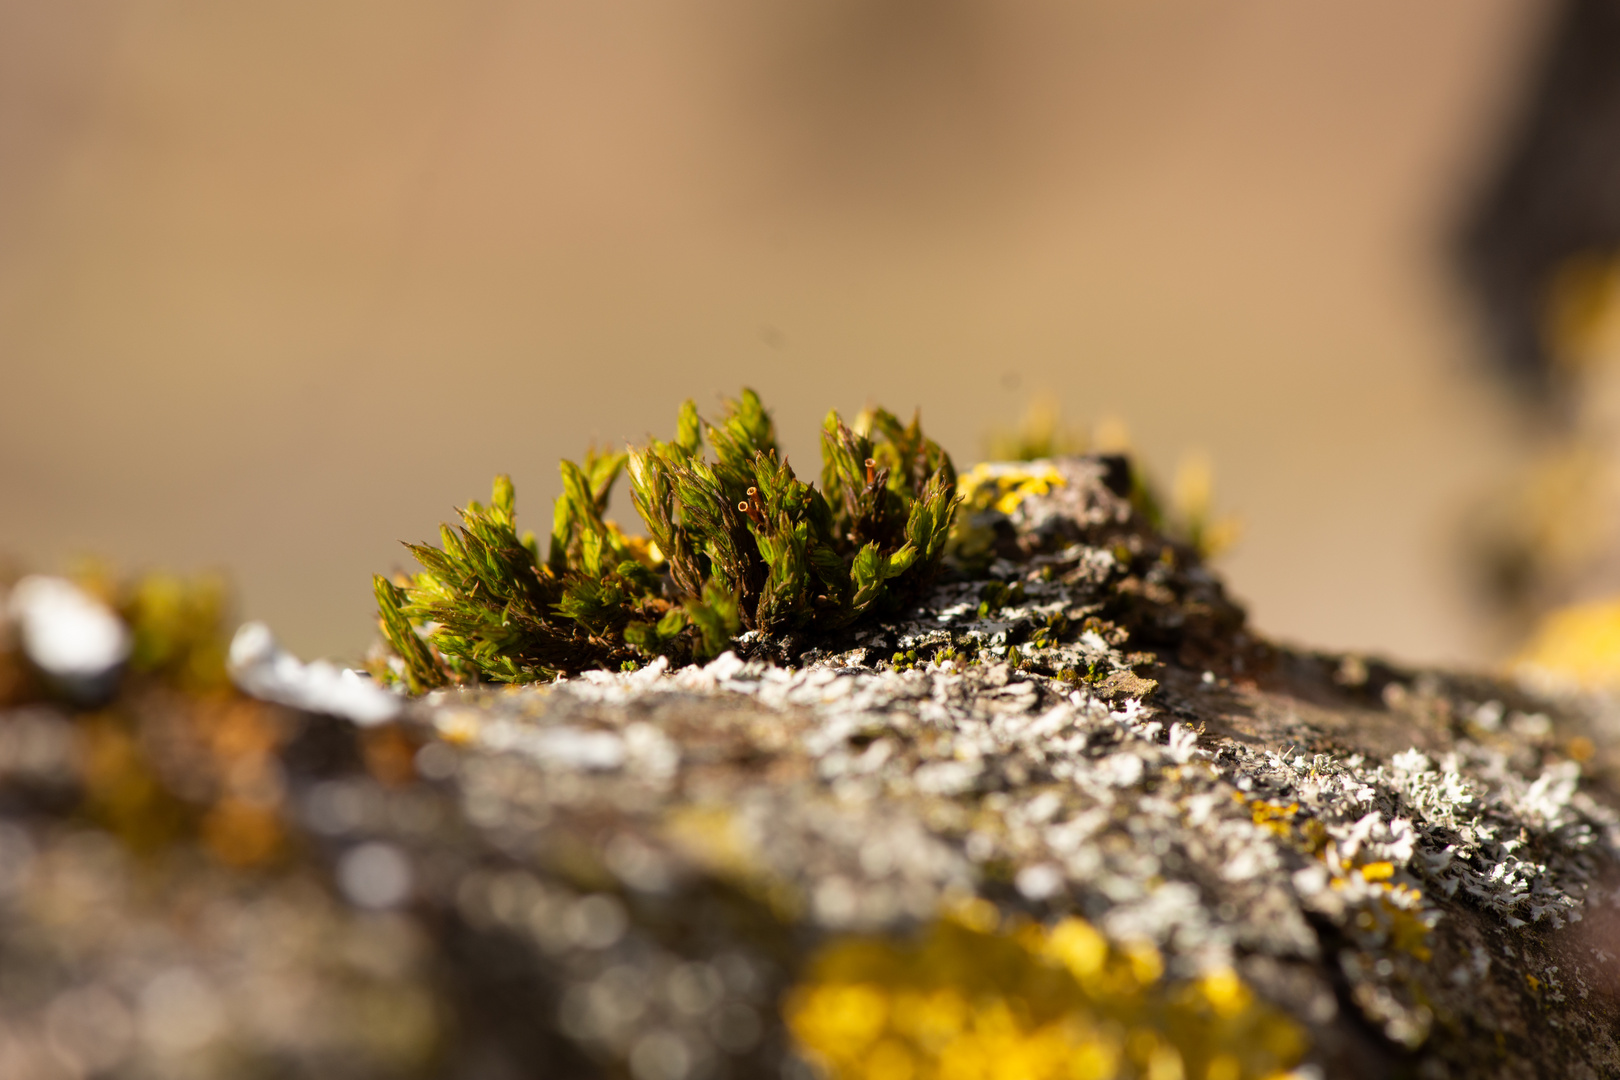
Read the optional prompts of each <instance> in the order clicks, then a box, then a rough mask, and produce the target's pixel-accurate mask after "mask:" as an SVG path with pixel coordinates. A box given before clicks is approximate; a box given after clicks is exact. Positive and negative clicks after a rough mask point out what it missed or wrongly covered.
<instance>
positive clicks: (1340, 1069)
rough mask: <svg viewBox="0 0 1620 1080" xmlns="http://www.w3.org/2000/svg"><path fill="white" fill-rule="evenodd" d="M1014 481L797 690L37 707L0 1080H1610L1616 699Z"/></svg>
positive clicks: (1102, 477)
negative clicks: (394, 712) (909, 588)
mask: <svg viewBox="0 0 1620 1080" xmlns="http://www.w3.org/2000/svg"><path fill="white" fill-rule="evenodd" d="M991 472H992V474H993V475H991V477H990V479H989V480H988V481H986V482H991V483H995V484H999V485H1000V488H1001V489H1002V490H1003V491H1005V492H1006V493H1007V495H1008V496H1009V497H1007V498H1004V499H999V500H997V501H996V503H995V505H996V506H998V507H999V509H992V510H989V511H986V512H985V513H984V514H982V515H980V516H979V517H978V518H977V519H976V520H975V522H973V524H974V526H975V530H976V533H977V536H978V542H979V543H980V548H981V550H984V551H985V561H986V562H987V563H988V566H989V570H988V573H987V574H986V575H985V576H983V577H978V578H971V579H963V580H952V581H945V582H943V583H941V584H939V585H938V586H937V587H936V588H935V589H934V591H933V593H932V594H931V595H930V596H928V597H927V598H926V600H925V602H924V603H923V604H922V605H921V606H920V607H919V608H918V609H916V610H915V611H912V612H909V613H907V614H906V616H905V617H904V618H902V619H899V620H897V621H895V622H894V623H892V624H890V625H885V626H881V627H876V628H868V629H867V630H865V631H862V632H860V633H858V634H857V635H855V636H852V637H851V638H849V639H848V640H845V641H838V642H823V643H820V647H819V648H818V649H817V650H815V651H812V652H810V653H807V654H802V655H799V656H798V657H796V658H793V659H794V666H791V667H790V666H781V665H779V664H777V663H774V662H772V660H771V659H768V658H771V657H775V658H776V659H777V660H781V659H783V656H782V651H783V646H782V645H781V643H775V642H767V641H748V640H744V641H742V642H740V643H739V648H738V652H737V653H735V654H733V653H728V654H727V655H725V656H722V657H721V658H720V659H719V660H716V661H714V662H713V663H711V664H709V665H708V666H707V667H702V668H688V669H685V670H681V671H676V672H669V671H666V670H664V669H663V667H662V666H661V665H654V666H652V667H649V668H646V669H643V670H641V671H636V672H629V673H606V672H598V673H591V674H588V675H586V676H584V677H582V678H578V679H573V680H568V681H564V682H559V683H557V684H554V685H551V686H544V687H532V688H514V689H490V688H481V689H467V690H458V691H445V692H438V693H435V694H432V695H430V696H428V697H427V698H424V699H421V700H418V701H414V702H408V703H404V708H403V712H402V715H401V717H400V718H399V719H398V720H397V721H396V722H393V723H388V724H382V725H379V726H372V727H367V728H361V727H357V726H356V725H354V724H351V723H350V722H348V721H345V720H341V719H336V718H333V717H327V716H320V715H317V714H314V713H309V712H304V711H300V710H294V709H288V708H283V707H278V706H272V705H267V704H263V703H260V702H258V701H255V700H252V699H248V698H232V697H228V696H217V697H202V698H199V697H197V696H195V695H190V696H186V695H180V694H176V693H174V692H172V691H169V690H166V689H164V688H162V687H158V686H143V685H133V686H129V687H126V689H125V691H124V693H123V694H122V696H121V697H120V698H119V699H118V700H117V701H116V702H115V703H114V704H113V705H112V706H109V707H107V708H103V709H101V710H98V711H94V712H86V711H84V710H82V709H80V710H70V709H69V708H67V707H65V706H62V705H55V704H50V703H48V702H35V703H32V704H28V705H21V706H14V707H12V708H10V709H9V710H7V711H6V712H4V713H3V714H0V912H3V914H0V1075H5V1076H16V1077H27V1076H86V1075H91V1074H96V1075H117V1076H132V1077H133V1076H165V1077H170V1076H221V1075H231V1076H250V1075H276V1076H281V1075H311V1076H313V1075H344V1076H417V1075H446V1076H465V1077H492V1078H493V1077H508V1076H512V1077H517V1076H559V1077H561V1076H594V1075H609V1076H616V1075H627V1076H632V1077H635V1078H636V1080H698V1078H702V1077H727V1076H729V1077H754V1076H772V1075H790V1076H800V1075H813V1074H814V1071H815V1070H817V1069H821V1070H824V1071H830V1072H835V1073H840V1074H850V1075H854V1074H857V1066H855V1065H852V1064H851V1063H855V1062H859V1063H864V1064H861V1065H860V1066H859V1070H864V1071H860V1072H859V1073H858V1074H860V1075H884V1076H896V1077H899V1076H930V1075H941V1076H981V1075H982V1076H994V1075H1006V1076H1013V1075H1030V1076H1036V1075H1052V1076H1079V1075H1095V1076H1105V1075H1142V1076H1152V1077H1171V1076H1190V1077H1203V1076H1209V1077H1212V1078H1225V1077H1237V1076H1245V1075H1265V1074H1266V1073H1268V1072H1275V1071H1278V1070H1282V1069H1287V1068H1296V1069H1297V1070H1298V1072H1299V1074H1300V1075H1303V1076H1310V1075H1316V1076H1367V1075H1400V1074H1403V1073H1404V1074H1409V1075H1414V1076H1435V1077H1444V1076H1455V1077H1465V1076H1480V1075H1496V1076H1525V1077H1531V1076H1549V1077H1551V1076H1559V1077H1566V1076H1607V1075H1617V1074H1620V1047H1617V1046H1616V1043H1615V1038H1614V1035H1613V1032H1614V1031H1615V1030H1616V1023H1617V1022H1620V1009H1617V1007H1616V1000H1615V993H1614V991H1615V988H1616V987H1617V985H1620V982H1617V980H1620V966H1617V960H1616V957H1615V956H1614V955H1612V954H1614V953H1620V944H1616V943H1615V936H1616V932H1617V931H1616V923H1615V917H1614V913H1615V906H1616V901H1617V899H1620V874H1617V873H1616V871H1617V868H1620V862H1617V851H1620V815H1617V814H1616V812H1615V810H1614V809H1613V806H1614V805H1615V799H1614V787H1613V786H1612V779H1611V776H1610V773H1609V772H1608V771H1607V770H1608V769H1609V768H1610V767H1611V763H1612V760H1613V759H1612V757H1611V754H1612V747H1613V744H1614V742H1615V739H1616V735H1615V731H1616V728H1615V726H1614V722H1613V719H1612V713H1610V712H1609V711H1607V705H1606V704H1605V703H1604V702H1599V701H1587V702H1568V701H1566V702H1563V703H1562V704H1561V705H1558V706H1556V707H1555V706H1554V705H1553V704H1551V703H1549V702H1546V701H1541V700H1535V699H1532V698H1530V697H1528V696H1526V695H1525V694H1524V693H1523V692H1521V691H1519V690H1517V689H1515V688H1513V687H1510V686H1505V685H1501V684H1498V683H1495V682H1491V681H1488V680H1485V679H1482V678H1465V677H1452V676H1446V675H1442V674H1436V673H1417V672H1407V671H1400V670H1397V669H1395V668H1392V667H1389V666H1387V665H1384V664H1380V663H1375V662H1369V661H1365V660H1363V659H1361V658H1356V657H1324V656H1318V655H1312V654H1306V653H1300V652H1294V651H1289V650H1284V649H1280V648H1278V647H1275V646H1272V645H1268V644H1267V643H1265V642H1263V641H1260V640H1258V639H1256V638H1254V637H1253V636H1252V635H1250V634H1249V633H1248V632H1247V631H1246V630H1245V629H1244V626H1243V621H1242V616H1241V613H1240V612H1239V611H1238V610H1237V609H1236V608H1235V607H1234V606H1233V605H1232V604H1230V603H1229V602H1228V601H1227V600H1226V599H1225V598H1224V597H1223V595H1222V593H1221V590H1220V588H1219V585H1218V583H1217V582H1216V581H1215V580H1214V578H1213V577H1212V576H1211V575H1210V574H1209V573H1208V572H1207V571H1206V570H1204V569H1203V568H1201V567H1200V566H1199V565H1198V564H1197V562H1196V559H1195V558H1194V557H1193V556H1192V554H1191V552H1189V551H1188V550H1186V549H1185V548H1183V547H1180V546H1177V545H1174V544H1171V543H1169V542H1167V541H1165V540H1164V539H1163V538H1161V537H1159V536H1157V535H1155V534H1153V533H1151V532H1150V531H1149V530H1147V529H1146V528H1145V527H1144V526H1143V525H1142V523H1141V522H1140V520H1139V519H1138V518H1137V517H1136V516H1135V515H1134V514H1133V513H1132V511H1131V509H1130V506H1129V504H1128V502H1127V501H1126V500H1125V499H1124V498H1122V497H1121V496H1120V495H1119V494H1117V493H1116V490H1115V488H1117V487H1122V486H1123V485H1121V484H1119V483H1118V470H1117V467H1114V466H1112V464H1111V463H1110V462H1107V461H1102V460H1089V459H1075V460H1065V461H1060V462H1053V463H1036V464H1034V465H1025V466H1017V467H1006V468H1004V469H1001V470H1000V471H999V472H997V471H995V470H991ZM1111 474H1112V476H1111ZM1111 478H1112V479H1114V481H1115V485H1114V487H1110V486H1109V482H1108V481H1109V480H1110V479H1111ZM750 655H752V656H756V657H757V658H756V659H745V658H744V657H745V656H750ZM1099 934H1100V936H1098V935H1099ZM863 950H864V951H863ZM997 1025H1000V1026H999V1027H998V1026H997ZM1020 1055H1022V1056H1020ZM1042 1055H1045V1056H1044V1057H1043V1056H1042ZM998 1070H1000V1071H998Z"/></svg>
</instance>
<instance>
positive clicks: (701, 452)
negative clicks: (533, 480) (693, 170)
mask: <svg viewBox="0 0 1620 1080" xmlns="http://www.w3.org/2000/svg"><path fill="white" fill-rule="evenodd" d="M705 444H707V448H708V450H709V451H712V453H713V459H712V460H710V458H709V456H708V453H706V451H705ZM821 449H822V473H821V487H820V489H819V490H818V489H817V488H816V487H815V486H814V485H813V484H809V483H805V482H803V481H801V480H799V479H798V478H797V477H796V476H795V475H794V472H793V470H792V468H791V467H790V466H789V465H788V463H787V461H786V460H785V459H783V457H782V456H781V454H780V453H779V451H778V448H777V445H776V429H775V424H774V423H773V422H772V420H771V416H770V414H769V413H768V412H767V411H766V410H765V408H764V406H763V405H762V404H761V403H760V400H759V397H758V395H757V394H755V393H754V392H753V391H752V390H744V391H743V392H742V395H741V396H740V398H739V399H738V400H735V401H727V402H726V403H725V414H724V416H723V417H722V418H721V419H720V421H719V422H718V423H715V424H711V423H709V422H707V421H705V420H704V419H703V418H702V417H700V416H699V415H698V412H697V408H696V406H695V405H693V404H692V402H690V401H688V402H686V403H685V404H683V405H682V406H681V409H680V413H679V417H678V420H677V424H676V435H675V438H674V439H673V440H672V441H670V442H663V441H660V440H656V439H655V440H653V441H652V442H651V443H650V444H649V445H647V446H645V447H642V448H640V449H633V450H630V451H628V452H627V453H622V454H621V453H598V452H594V451H593V452H592V453H589V454H587V455H586V457H585V460H584V462H583V464H575V463H574V462H571V461H564V462H562V465H561V471H562V480H563V493H562V495H560V496H559V497H558V499H557V502H556V510H555V513H554V515H553V523H552V530H551V537H550V540H549V543H548V545H547V548H546V550H545V552H544V553H542V551H541V548H540V545H539V543H538V541H537V540H536V539H535V537H534V536H533V535H532V534H523V535H519V533H518V531H517V527H516V524H515V509H514V495H513V490H512V482H511V481H510V480H509V479H507V478H506V477H504V476H502V477H497V478H496V481H495V487H494V493H493V495H492V497H491V500H490V503H489V505H488V506H485V505H483V504H480V503H476V502H475V503H472V504H470V505H469V506H468V507H467V508H466V509H465V510H462V511H461V512H460V513H461V523H460V525H459V526H458V527H454V528H453V527H451V526H448V525H446V526H442V527H441V529H440V546H438V547H434V546H432V545H429V544H410V545H407V546H408V547H409V548H410V551H411V553H412V554H413V555H414V556H415V557H416V559H417V561H418V562H419V563H420V564H421V565H422V571H421V572H420V573H418V574H416V575H415V576H414V577H413V578H410V579H407V580H402V581H389V580H388V579H386V578H383V577H378V578H376V579H375V581H374V585H375V591H376V596H377V605H378V610H379V613H380V622H381V626H382V630H383V634H384V636H385V638H386V639H387V641H388V644H389V645H390V647H391V648H392V650H393V654H394V656H393V657H392V659H391V662H389V663H385V664H383V665H379V668H378V671H379V674H382V675H384V676H385V677H388V678H390V679H394V680H398V681H401V682H403V683H404V684H405V685H406V686H407V687H408V688H409V689H410V690H411V691H412V692H421V691H423V690H426V689H430V688H433V687H437V686H444V685H447V684H452V683H464V682H470V681H478V680H493V681H498V682H534V681H545V680H549V679H551V678H554V677H555V676H557V675H558V674H562V673H568V672H577V671H581V670H586V669H591V668H604V669H607V670H621V669H624V668H626V667H630V666H635V665H636V664H639V663H641V662H645V661H648V660H651V659H654V658H656V657H660V656H663V657H667V658H669V660H670V662H671V663H673V664H677V665H678V664H683V663H689V662H691V661H694V660H701V659H705V658H708V657H712V656H715V655H718V654H719V653H720V652H721V651H723V650H724V649H726V648H727V647H729V646H730V644H731V643H732V641H733V640H734V639H735V638H736V637H737V636H738V635H739V634H740V633H743V632H746V631H755V632H758V634H759V635H760V636H762V637H764V638H767V639H773V640H783V639H790V640H806V639H807V638H808V637H809V636H813V635H817V634H826V633H829V632H832V631H836V630H839V629H842V628H844V627H847V626H849V625H850V624H852V623H854V622H856V621H857V620H859V619H862V618H864V617H869V616H875V615H879V614H884V613H890V612H893V611H895V610H897V609H898V607H899V605H900V604H902V603H903V602H904V601H905V600H906V599H908V598H910V597H912V596H915V595H916V593H917V591H918V590H919V589H920V588H921V587H922V586H923V585H925V584H926V583H927V582H928V581H929V580H930V579H931V578H932V576H933V575H934V573H935V572H936V570H937V569H938V566H939V561H940V558H941V556H942V555H943V554H944V547H945V538H946V536H947V534H948V533H949V531H950V527H951V519H952V515H953V513H954V511H955V506H956V470H955V468H954V466H953V465H952V464H951V459H950V457H949V455H947V454H946V453H945V451H944V450H942V449H940V447H939V446H938V444H936V443H934V442H933V441H932V440H930V439H928V438H927V437H926V436H925V435H923V433H922V429H921V427H920V425H919V423H918V421H917V420H916V419H913V420H912V421H911V423H909V424H906V423H902V422H901V421H900V420H899V419H897V418H896V417H895V416H893V415H892V414H890V413H888V412H886V411H884V410H882V409H874V410H871V411H869V412H867V413H864V414H862V416H861V417H860V418H859V419H858V420H857V422H856V424H855V426H854V427H853V428H852V427H850V426H849V425H847V424H845V423H844V422H843V420H842V419H840V418H839V416H838V414H837V413H836V412H833V413H830V414H829V415H828V417H827V420H826V423H825V424H824V426H823V430H822V439H821ZM624 472H628V474H629V480H630V486H631V496H632V499H633V501H634V504H635V507H636V511H637V513H638V514H639V515H640V517H641V519H642V521H643V523H644V524H645V525H646V528H647V532H648V533H649V537H648V538H642V537H634V536H628V535H626V534H625V533H624V532H622V531H621V530H620V529H619V528H618V526H617V525H615V524H614V523H613V522H611V521H608V520H607V519H606V518H605V517H604V516H603V515H604V514H605V513H606V510H607V505H608V500H609V497H610V496H611V494H612V491H613V487H614V485H615V483H616V481H617V480H618V478H619V476H620V474H621V473H624Z"/></svg>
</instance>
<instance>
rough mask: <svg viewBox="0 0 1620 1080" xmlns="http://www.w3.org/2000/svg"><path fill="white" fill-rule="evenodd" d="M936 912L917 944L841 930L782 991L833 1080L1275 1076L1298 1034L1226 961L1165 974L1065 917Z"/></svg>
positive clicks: (1297, 1043)
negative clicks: (1204, 969) (1033, 919)
mask: <svg viewBox="0 0 1620 1080" xmlns="http://www.w3.org/2000/svg"><path fill="white" fill-rule="evenodd" d="M971 914H972V915H973V916H974V918H973V919H972V920H971V924H969V923H966V922H963V921H961V920H958V919H956V918H954V917H946V918H944V919H941V920H940V921H938V922H936V923H935V924H934V925H933V926H932V927H931V928H930V929H929V930H928V931H927V933H926V934H925V935H924V936H923V937H922V938H921V939H920V940H915V941H895V940H889V939H877V938H847V939H843V940H839V941H835V942H833V943H832V944H831V945H829V946H827V947H826V948H825V949H824V950H822V952H821V953H820V954H819V955H818V956H817V957H815V958H814V959H813V960H812V962H811V964H810V967H809V970H808V972H807V975H806V978H805V979H804V981H803V982H801V983H800V984H799V986H798V987H796V988H795V989H794V990H793V992H792V993H791V994H790V995H789V997H788V1000H787V1004H786V1007H785V1012H786V1017H787V1022H788V1026H789V1028H790V1029H791V1030H792V1032H793V1034H794V1036H795V1038H796V1039H797V1040H798V1041H799V1044H800V1046H801V1047H802V1049H803V1050H804V1051H805V1053H806V1054H807V1055H808V1056H809V1057H810V1058H812V1059H813V1060H815V1061H816V1062H817V1063H818V1064H819V1065H821V1066H822V1068H823V1069H825V1070H826V1073H827V1075H829V1076H830V1077H834V1078H836V1080H854V1078H861V1080H866V1078H878V1077H883V1078H889V1077H893V1078H905V1080H934V1078H938V1080H1000V1078H1005V1080H1045V1078H1053V1080H1056V1078H1060V1077H1061V1078H1064V1080H1081V1078H1089V1080H1107V1078H1112V1077H1140V1078H1143V1080H1170V1078H1173V1077H1179V1078H1185V1080H1194V1078H1197V1080H1202V1078H1206V1077H1213V1078H1215V1080H1243V1078H1246V1077H1278V1076H1282V1075H1284V1074H1285V1072H1286V1070H1288V1069H1289V1068H1291V1067H1292V1066H1293V1065H1295V1064H1296V1063H1297V1062H1298V1061H1299V1059H1300V1058H1301V1056H1302V1055H1303V1053H1304V1050H1305V1037H1304V1033H1303V1032H1302V1031H1301V1029H1300V1028H1299V1027H1298V1025H1296V1024H1295V1023H1294V1022H1293V1021H1292V1020H1290V1019H1288V1018H1287V1017H1286V1016H1284V1015H1283V1014H1282V1013H1280V1012H1279V1011H1277V1010H1276V1009H1274V1008H1272V1007H1270V1006H1268V1005H1266V1004H1264V1003H1262V1002H1260V1001H1259V1000H1258V999H1256V998H1255V996H1254V994H1253V992H1252V991H1250V989H1249V988H1248V987H1247V986H1246V985H1245V984H1244V983H1243V981H1242V980H1241V979H1240V978H1239V977H1238V976H1237V975H1236V974H1235V973H1234V972H1231V971H1217V972H1212V973H1210V974H1206V975H1204V976H1203V977H1202V978H1198V979H1193V980H1164V979H1163V963H1162V960H1161V958H1160V956H1159V954H1158V951H1157V950H1156V949H1154V948H1153V947H1152V946H1151V945H1148V944H1146V943H1140V944H1134V945H1126V946H1117V945H1113V944H1111V943H1109V942H1108V941H1107V940H1106V939H1105V938H1104V937H1103V936H1102V934H1100V933H1099V932H1098V931H1097V930H1096V929H1095V928H1093V927H1092V926H1090V925H1089V924H1088V923H1086V922H1084V921H1082V920H1080V919H1075V918H1069V919H1063V920H1061V921H1059V922H1058V923H1056V924H1055V925H1053V926H1051V927H1049V928H1048V927H1042V926H1038V925H1035V924H1031V923H1023V924H1015V925H1009V926H999V927H998V926H993V925H992V926H987V925H985V920H984V919H983V918H982V916H983V911H982V909H980V908H978V907H975V908H974V909H973V911H972V912H971Z"/></svg>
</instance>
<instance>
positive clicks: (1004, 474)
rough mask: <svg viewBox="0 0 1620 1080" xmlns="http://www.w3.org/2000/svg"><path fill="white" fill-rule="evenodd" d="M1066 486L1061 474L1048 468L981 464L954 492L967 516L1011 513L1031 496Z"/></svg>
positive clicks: (992, 463) (962, 479)
mask: <svg viewBox="0 0 1620 1080" xmlns="http://www.w3.org/2000/svg"><path fill="white" fill-rule="evenodd" d="M1066 483H1068V481H1066V480H1065V479H1064V478H1063V474H1062V473H1060V472H1058V471H1057V470H1056V469H1054V468H1053V467H1052V466H1050V465H1043V464H1039V463H1032V464H1030V465H1028V466H1025V465H1009V464H1003V463H996V462H989V461H982V462H980V463H979V464H977V465H975V466H973V468H971V469H969V470H968V471H967V473H966V474H965V475H964V476H962V477H961V478H960V479H958V481H957V490H958V491H959V492H960V493H961V495H962V506H963V509H964V510H965V511H967V512H968V513H972V512H974V511H979V510H995V511H996V512H997V513H1002V514H1010V513H1012V512H1013V511H1014V510H1016V509H1018V504H1019V503H1021V502H1023V501H1024V500H1025V499H1027V498H1029V497H1030V496H1031V495H1045V494H1046V493H1047V492H1049V491H1051V490H1052V489H1053V488H1057V487H1063V486H1064V485H1065V484H1066Z"/></svg>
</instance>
